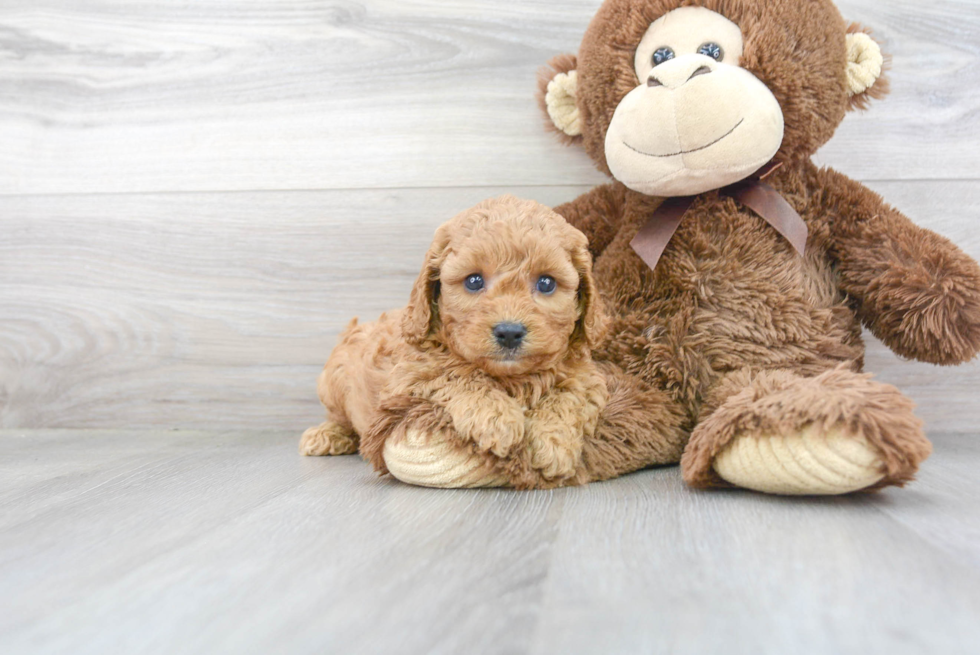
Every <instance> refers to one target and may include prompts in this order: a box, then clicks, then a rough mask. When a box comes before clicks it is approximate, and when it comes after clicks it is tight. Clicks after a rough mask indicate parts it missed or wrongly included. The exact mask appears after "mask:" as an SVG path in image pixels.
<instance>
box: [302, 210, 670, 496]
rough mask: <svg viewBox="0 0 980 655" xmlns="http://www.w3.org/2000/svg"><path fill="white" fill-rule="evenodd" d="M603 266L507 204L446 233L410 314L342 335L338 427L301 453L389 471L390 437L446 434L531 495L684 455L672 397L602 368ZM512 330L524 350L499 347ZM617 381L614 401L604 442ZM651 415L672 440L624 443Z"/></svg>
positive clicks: (325, 390) (329, 398)
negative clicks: (472, 287) (548, 281)
mask: <svg viewBox="0 0 980 655" xmlns="http://www.w3.org/2000/svg"><path fill="white" fill-rule="evenodd" d="M591 264H592V262H591V257H590V255H589V252H588V249H587V242H586V239H585V237H584V236H583V235H582V233H581V232H579V231H578V230H575V229H574V228H571V227H570V226H569V225H568V224H567V223H566V222H565V220H564V219H562V218H561V216H559V215H558V214H556V213H554V212H553V211H551V210H550V209H548V208H546V207H544V206H542V205H539V204H537V203H534V202H530V201H520V200H517V199H516V198H511V197H505V198H501V199H499V200H495V201H488V202H485V203H483V204H481V205H478V206H477V207H475V208H474V209H472V210H469V211H467V212H464V213H463V214H460V215H459V216H457V217H456V218H454V219H453V220H451V221H450V222H449V223H447V224H445V225H443V226H442V227H440V228H439V230H438V231H437V232H436V236H435V240H434V242H433V244H432V247H431V249H430V250H429V252H428V254H427V255H426V263H425V267H424V269H423V270H422V273H421V274H420V275H419V278H418V281H417V282H416V285H415V288H414V289H413V291H412V295H411V301H410V303H409V305H408V307H406V308H405V309H404V310H399V311H397V312H391V313H389V314H386V315H383V316H382V317H381V319H380V320H378V321H377V322H375V323H369V324H364V325H358V324H357V322H356V320H355V321H354V323H352V324H351V325H350V327H348V329H347V331H346V332H345V333H344V334H343V336H342V338H341V341H340V344H339V345H338V346H337V348H336V349H335V350H334V351H333V353H332V355H331V357H330V360H329V361H328V362H327V365H326V367H325V368H324V370H323V373H322V374H321V376H320V381H319V387H318V388H319V393H320V398H321V400H322V401H323V404H324V405H325V406H326V408H327V415H328V420H327V422H326V423H324V424H322V425H321V426H319V427H317V428H311V429H310V430H308V431H307V432H306V433H305V434H304V435H303V438H302V440H301V444H300V451H301V452H302V453H303V454H305V455H342V454H349V453H353V452H355V451H356V450H357V449H358V446H359V448H360V452H361V454H362V455H363V456H364V457H365V458H366V459H368V460H369V461H371V462H372V463H373V464H374V466H375V467H376V469H377V470H379V471H381V472H385V471H386V470H387V469H386V466H385V461H384V456H383V453H384V445H385V442H386V441H387V440H389V439H401V438H403V437H404V435H405V434H406V431H407V430H409V429H415V430H420V431H422V432H424V433H426V434H436V433H442V434H444V435H448V437H447V438H448V440H449V441H450V442H451V443H453V444H455V445H456V447H457V448H459V449H461V450H464V451H466V452H470V453H474V454H477V455H479V456H480V457H483V458H485V467H486V470H487V471H488V474H490V473H503V474H504V475H505V476H506V477H507V479H508V480H509V483H510V484H511V485H512V486H515V487H520V488H532V487H539V488H541V487H553V486H559V485H563V484H580V483H583V482H586V481H588V480H591V479H597V478H603V477H612V476H614V475H618V474H619V473H621V472H622V470H621V468H622V467H621V466H620V465H618V464H617V462H619V461H621V460H624V459H625V458H624V457H623V456H622V454H621V452H620V451H623V450H629V451H630V452H631V456H630V461H633V460H635V459H636V458H638V457H639V458H642V459H643V461H644V462H645V464H653V463H658V462H662V461H671V460H672V459H676V457H677V456H678V454H679V446H680V444H681V443H682V441H683V433H682V432H681V431H680V430H679V426H680V423H681V422H682V420H683V417H682V416H681V415H679V414H676V413H675V414H674V415H671V414H670V412H671V410H670V409H669V408H668V409H664V408H665V407H667V405H666V403H664V398H663V397H662V394H661V393H660V392H658V391H655V390H652V389H649V388H647V387H646V386H645V385H642V383H640V382H638V381H635V380H632V379H630V378H628V377H627V376H624V375H623V374H622V373H621V372H618V371H616V370H615V369H614V367H611V366H607V367H606V369H605V370H604V371H603V372H602V373H600V372H599V371H598V369H597V368H596V367H595V365H594V364H593V363H592V360H591V356H590V349H591V348H594V347H595V346H597V345H598V343H599V342H600V341H601V339H602V336H603V334H604V332H605V322H606V319H605V317H604V315H603V313H602V311H601V309H600V307H601V305H600V302H599V300H598V294H597V291H596V287H595V282H594V279H593V276H592V266H591ZM474 273H482V275H483V276H484V278H485V279H486V282H487V287H486V289H485V290H484V291H482V292H479V293H472V292H470V291H467V290H466V289H465V288H464V284H463V283H464V281H465V280H466V279H467V278H468V277H469V276H471V275H472V274H474ZM542 275H549V276H551V277H553V278H554V279H555V280H556V281H557V284H558V288H557V290H556V291H555V292H554V293H553V294H551V295H544V294H540V293H535V292H533V289H534V288H535V284H536V282H537V281H538V280H539V278H540V276H542ZM501 322H519V323H522V324H523V325H525V326H526V327H527V330H528V332H527V336H526V338H525V339H524V342H523V345H522V347H521V349H520V350H519V351H518V353H517V354H516V355H515V354H513V353H508V352H506V351H503V350H502V349H501V347H500V346H499V345H498V344H497V343H496V342H495V340H494V337H493V334H492V333H493V329H494V326H496V325H497V324H499V323H501ZM607 379H608V380H609V387H610V390H611V391H612V394H613V398H612V402H611V404H610V406H609V408H608V411H607V415H606V419H605V421H604V422H603V424H602V426H598V434H597V424H598V420H599V413H600V410H601V409H602V408H604V407H605V406H606V404H607V400H608V391H607V381H606V380H607ZM651 420H653V421H662V422H663V424H664V426H665V427H664V428H658V430H652V431H651V430H646V431H645V434H648V435H657V436H660V435H662V434H665V435H666V436H667V438H665V439H657V440H656V441H651V442H650V443H649V444H643V443H629V442H628V437H624V436H621V430H623V429H628V432H629V434H633V433H634V432H644V431H641V430H640V429H639V428H640V427H644V426H643V424H646V423H647V422H648V421H651ZM671 425H673V426H674V428H673V430H674V431H673V433H672V434H671V433H670V432H669V431H670V426H671ZM358 435H360V437H358ZM587 442H588V443H587Z"/></svg>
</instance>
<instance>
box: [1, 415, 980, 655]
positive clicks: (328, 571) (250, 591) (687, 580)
mask: <svg viewBox="0 0 980 655" xmlns="http://www.w3.org/2000/svg"><path fill="white" fill-rule="evenodd" d="M935 439H936V445H937V453H936V455H934V457H933V458H932V459H931V460H930V461H929V463H928V466H927V467H926V469H925V470H924V472H923V473H922V476H921V479H920V480H919V481H918V482H916V483H915V484H913V485H912V486H911V487H910V488H908V489H905V490H889V491H886V492H884V493H881V494H878V495H874V496H856V497H848V498H834V499H828V500H812V499H811V500H799V499H796V500H792V499H781V498H772V497H766V496H761V495H756V494H752V493H743V492H714V493H698V492H692V491H690V490H688V489H686V488H685V487H684V486H683V485H682V483H681V480H680V476H679V472H678V470H677V469H676V468H670V469H664V470H656V471H647V472H642V473H639V474H635V475H632V476H628V477H626V478H623V479H621V480H617V481H614V482H609V483H603V484H596V485H592V486H590V487H587V488H583V489H568V490H559V491H554V492H535V493H517V492H510V491H455V492H447V491H441V490H439V491H436V490H425V489H417V488H411V487H408V486H405V485H402V484H400V483H398V482H394V481H392V480H390V479H380V478H378V477H376V476H375V475H374V474H373V473H372V472H371V471H370V468H369V466H368V465H367V464H366V463H364V462H362V461H361V460H360V459H358V458H356V457H347V458H337V459H326V458H323V459H305V458H301V457H298V456H297V455H296V454H295V449H294V446H295V442H296V435H295V434H288V435H285V434H272V433H247V434H243V433H239V432H226V433H212V434H201V433H191V432H151V433H139V432H126V431H121V432H71V431H51V432H48V431H28V432H17V431H7V432H0V652H3V653H7V654H10V653H28V652H29V653H73V654H81V653H93V654H95V653H98V654H103V653H136V652H147V653H178V652H179V653H399V654H401V655H411V654H419V655H423V654H428V653H447V654H455V653H473V654H480V653H535V654H537V653H540V654H549V653H671V654H685V653H691V654H692V655H693V654H700V655H703V654H710V653H726V654H740V653H746V654H747V655H757V654H759V653H773V654H783V655H785V654H789V653H792V654H794V655H798V654H803V655H805V654H809V653H826V654H835V655H848V654H851V653H853V654H855V655H868V654H871V653H888V654H903V653H937V654H938V653H942V654H944V655H953V654H959V653H963V654H967V653H970V654H974V655H975V653H977V646H978V644H980V491H978V485H977V476H976V471H977V470H978V469H980V439H977V438H976V437H975V436H972V435H971V436H953V435H946V436H936V437H935Z"/></svg>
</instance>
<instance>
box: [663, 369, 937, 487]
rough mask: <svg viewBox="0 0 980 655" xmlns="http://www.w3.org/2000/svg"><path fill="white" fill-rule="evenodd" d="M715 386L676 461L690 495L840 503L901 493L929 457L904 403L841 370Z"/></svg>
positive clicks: (746, 375)
mask: <svg viewBox="0 0 980 655" xmlns="http://www.w3.org/2000/svg"><path fill="white" fill-rule="evenodd" d="M719 387H721V388H720V389H719V390H717V391H715V393H714V395H715V398H712V397H711V395H709V398H708V399H707V403H706V409H705V412H703V414H702V416H703V418H702V420H701V422H700V423H699V424H698V426H697V427H696V428H695V430H694V432H693V434H692V435H691V442H690V444H689V445H688V447H687V449H686V450H685V452H684V458H683V460H682V462H681V466H682V469H683V472H684V479H685V480H686V481H687V482H688V484H690V485H692V486H694V487H713V486H732V485H734V486H736V487H744V488H747V489H753V490H755V491H761V492H764V493H771V494H781V495H838V494H846V493H851V492H854V491H862V490H871V489H879V488H882V487H886V486H890V485H897V486H902V485H904V484H905V483H906V482H909V481H910V480H911V479H912V478H913V476H914V474H915V472H916V470H917V469H918V467H919V464H920V463H921V462H922V461H923V460H925V459H926V457H928V456H929V453H930V452H931V450H932V446H931V445H930V444H929V441H928V440H927V439H926V438H925V436H924V435H923V433H922V422H921V421H919V419H918V418H916V417H915V415H914V414H913V413H912V401H911V400H909V399H908V398H907V397H906V396H904V395H902V393H901V392H900V391H899V390H898V389H896V388H895V387H892V386H890V385H886V384H881V383H879V382H875V381H874V380H872V379H871V377H870V376H868V375H862V374H859V373H855V372H853V371H851V370H849V369H847V368H843V367H842V368H837V369H834V370H830V371H827V372H825V373H823V374H821V375H818V376H816V377H812V378H804V377H800V376H798V375H796V374H795V373H792V372H790V371H767V372H759V373H754V374H753V373H750V372H747V371H746V372H738V373H736V374H733V375H730V376H729V377H728V378H727V379H726V380H724V381H722V382H721V383H720V385H719ZM726 387H727V388H726ZM721 397H724V398H723V399H721ZM713 406H714V407H716V409H715V408H714V407H713ZM712 410H713V411H712ZM707 412H710V414H708V415H707V416H704V414H705V413H707Z"/></svg>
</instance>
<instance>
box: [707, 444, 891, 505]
mask: <svg viewBox="0 0 980 655" xmlns="http://www.w3.org/2000/svg"><path fill="white" fill-rule="evenodd" d="M714 469H715V472H716V473H718V475H719V476H721V478H722V479H723V480H725V481H726V482H730V483H731V484H733V485H735V486H737V487H744V488H746V489H752V490H754V491H761V492H763V493H769V494H779V495H784V496H795V495H816V496H833V495H838V494H846V493H851V492H852V491H860V490H861V489H867V488H869V487H872V486H874V485H876V484H877V483H879V482H881V480H882V479H884V477H885V463H884V461H883V460H882V457H881V453H879V452H878V450H877V449H875V448H873V447H872V446H871V445H870V444H868V442H867V440H866V439H865V438H864V437H861V436H858V437H851V436H848V435H845V434H843V433H841V432H839V431H831V432H827V433H825V432H823V431H821V430H819V429H818V428H815V427H810V428H808V429H806V430H804V431H803V432H801V433H799V434H794V435H786V436H764V435H759V436H754V435H744V436H741V437H736V438H735V440H734V441H732V442H731V443H730V444H728V446H726V447H725V449H724V450H723V451H722V452H721V453H720V454H719V455H718V457H717V458H715V462H714Z"/></svg>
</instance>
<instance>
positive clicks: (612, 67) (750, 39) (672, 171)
mask: <svg viewBox="0 0 980 655" xmlns="http://www.w3.org/2000/svg"><path fill="white" fill-rule="evenodd" d="M883 62H884V59H883V56H882V53H881V49H880V48H879V47H878V45H877V43H875V42H874V40H873V39H871V37H870V36H868V35H867V34H865V33H863V32H862V29H861V28H860V26H857V25H851V26H850V27H849V26H848V25H847V23H845V22H844V19H843V17H842V16H841V15H840V12H839V11H838V10H837V8H836V7H835V6H834V3H833V1H832V0H807V1H806V2H801V0H605V1H604V2H603V4H602V7H601V8H600V9H599V12H598V13H597V14H596V16H595V18H594V19H593V21H592V23H591V24H590V26H589V29H588V31H587V32H586V34H585V38H584V39H583V41H582V45H581V48H580V49H579V54H578V56H577V57H576V56H573V55H561V56H558V57H556V58H554V59H552V60H551V62H549V65H548V68H547V69H546V70H544V71H543V75H542V76H541V81H540V87H539V89H540V91H541V100H542V103H541V104H542V107H543V108H544V109H545V110H546V111H547V114H548V116H549V118H550V119H551V122H552V124H553V126H554V128H555V129H556V130H557V131H558V132H560V133H561V134H562V135H563V136H564V137H565V140H566V141H567V142H569V143H575V142H580V143H581V144H582V145H583V146H584V147H585V150H586V152H588V154H589V155H590V156H591V157H592V159H593V160H594V161H595V162H596V164H597V165H598V167H599V169H600V170H602V171H604V172H606V173H609V174H610V175H612V176H614V177H615V178H616V179H617V180H619V181H620V182H622V183H623V184H625V185H626V186H627V187H629V188H631V189H633V190H634V191H638V192H640V193H644V194H647V195H653V196H683V195H696V194H698V193H702V192H705V191H709V190H712V189H717V188H721V187H724V186H727V185H729V184H732V183H734V182H738V181H740V180H742V179H745V178H746V177H748V176H750V175H752V174H753V173H754V172H756V171H758V170H759V169H760V168H762V167H763V166H765V165H766V164H767V163H769V162H770V161H774V162H777V163H783V164H787V163H797V162H801V161H804V160H806V159H808V158H809V157H811V156H812V155H813V154H814V153H816V151H817V149H818V148H820V147H821V146H822V145H823V144H825V143H826V142H827V141H829V140H830V138H831V137H832V136H833V134H834V131H835V130H836V129H837V126H838V125H840V123H841V121H842V120H843V119H844V115H845V114H846V112H847V111H848V110H849V109H855V108H860V107H865V106H866V105H867V104H868V101H869V100H871V99H873V98H879V97H882V96H883V95H884V94H885V92H886V91H887V88H888V87H887V84H886V83H885V80H882V79H880V78H881V76H882V65H883Z"/></svg>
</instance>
